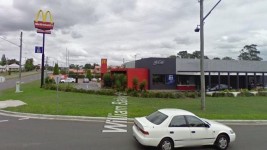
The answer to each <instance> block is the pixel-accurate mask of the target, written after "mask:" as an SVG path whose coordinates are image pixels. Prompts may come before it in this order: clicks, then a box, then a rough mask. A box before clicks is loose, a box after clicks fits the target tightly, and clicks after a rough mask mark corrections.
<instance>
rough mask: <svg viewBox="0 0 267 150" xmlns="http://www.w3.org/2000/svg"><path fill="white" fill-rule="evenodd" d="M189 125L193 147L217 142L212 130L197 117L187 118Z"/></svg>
mask: <svg viewBox="0 0 267 150" xmlns="http://www.w3.org/2000/svg"><path fill="white" fill-rule="evenodd" d="M185 117H186V121H187V123H188V125H189V130H190V134H191V143H192V145H209V144H212V143H213V142H214V140H215V137H214V135H213V131H212V130H211V128H210V127H209V126H208V125H207V124H206V123H205V122H203V121H202V120H201V119H199V118H198V117H196V116H189V115H188V116H185Z"/></svg>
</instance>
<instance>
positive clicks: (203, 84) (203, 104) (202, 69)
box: [199, 0, 206, 110]
mask: <svg viewBox="0 0 267 150" xmlns="http://www.w3.org/2000/svg"><path fill="white" fill-rule="evenodd" d="M203 1H204V0H200V1H199V3H200V53H201V58H200V72H201V75H200V82H201V110H206V100H205V74H204V20H203V9H204V8H203Z"/></svg>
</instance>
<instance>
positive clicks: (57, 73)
mask: <svg viewBox="0 0 267 150" xmlns="http://www.w3.org/2000/svg"><path fill="white" fill-rule="evenodd" d="M53 75H59V68H58V64H57V63H56V64H55V67H54V72H53Z"/></svg>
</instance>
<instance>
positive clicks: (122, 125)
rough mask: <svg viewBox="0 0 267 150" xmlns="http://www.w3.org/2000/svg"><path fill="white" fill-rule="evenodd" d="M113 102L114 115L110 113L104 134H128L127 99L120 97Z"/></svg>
mask: <svg viewBox="0 0 267 150" xmlns="http://www.w3.org/2000/svg"><path fill="white" fill-rule="evenodd" d="M114 100H115V101H113V102H112V104H113V105H116V106H115V111H114V114H112V113H109V114H108V117H107V119H106V122H105V125H104V129H103V130H102V132H127V114H128V112H127V105H128V102H127V97H126V96H121V95H120V94H119V95H118V97H117V98H114Z"/></svg>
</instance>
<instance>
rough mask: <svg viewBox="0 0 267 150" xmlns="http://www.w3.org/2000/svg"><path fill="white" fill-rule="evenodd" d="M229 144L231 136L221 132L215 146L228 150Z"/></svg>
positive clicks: (221, 149)
mask: <svg viewBox="0 0 267 150" xmlns="http://www.w3.org/2000/svg"><path fill="white" fill-rule="evenodd" d="M228 145H229V138H228V137H227V136H226V135H224V134H221V135H219V136H218V137H217V139H216V141H215V146H216V147H217V149H219V150H226V149H227V148H228Z"/></svg>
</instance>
